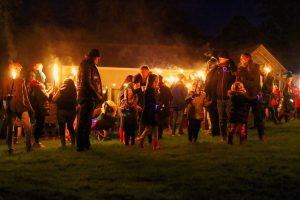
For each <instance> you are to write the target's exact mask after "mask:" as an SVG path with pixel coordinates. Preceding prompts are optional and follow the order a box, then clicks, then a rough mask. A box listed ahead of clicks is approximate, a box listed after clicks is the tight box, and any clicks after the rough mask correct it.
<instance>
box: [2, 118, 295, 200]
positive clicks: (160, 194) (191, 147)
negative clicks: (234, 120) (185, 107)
mask: <svg viewBox="0 0 300 200" xmlns="http://www.w3.org/2000/svg"><path fill="white" fill-rule="evenodd" d="M266 132H267V137H266V139H265V141H264V142H261V141H259V140H258V139H257V135H256V134H255V132H253V131H250V136H249V139H248V142H247V144H245V145H239V144H238V142H237V141H234V142H235V144H234V145H233V146H229V145H227V144H224V143H221V142H220V139H219V138H211V137H208V136H201V138H200V140H199V143H197V144H188V143H187V138H186V136H182V137H178V136H176V137H171V136H169V135H165V137H164V139H163V140H162V141H161V146H162V147H163V148H162V149H161V150H159V151H156V152H153V151H152V149H151V146H150V145H145V148H144V149H140V148H138V147H125V146H123V145H121V144H120V143H119V141H118V139H114V140H112V141H105V142H99V141H96V140H93V150H92V151H89V152H80V153H78V152H76V151H75V150H74V149H73V148H71V147H68V148H66V149H61V148H59V140H55V141H43V143H44V144H45V146H46V148H45V149H36V150H35V151H34V152H31V153H26V152H25V148H24V146H25V145H24V144H18V145H17V146H16V148H17V151H16V152H15V154H14V155H8V154H7V153H6V145H5V144H4V141H3V140H1V144H0V200H1V199H172V200H173V199H204V198H206V199H300V122H299V121H295V120H294V121H292V122H290V123H289V124H283V125H279V126H274V125H270V124H268V129H267V131H266Z"/></svg>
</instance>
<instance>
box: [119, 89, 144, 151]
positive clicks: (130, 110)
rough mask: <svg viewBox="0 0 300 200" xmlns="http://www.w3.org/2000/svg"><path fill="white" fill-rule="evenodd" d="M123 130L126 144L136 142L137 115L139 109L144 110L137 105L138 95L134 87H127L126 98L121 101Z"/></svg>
mask: <svg viewBox="0 0 300 200" xmlns="http://www.w3.org/2000/svg"><path fill="white" fill-rule="evenodd" d="M120 110H121V113H122V115H121V121H122V127H121V128H122V130H124V132H125V145H126V146H128V145H129V140H130V139H131V145H134V142H135V131H136V130H137V116H138V111H140V110H142V108H141V107H140V106H138V105H137V97H136V96H135V95H134V94H133V88H132V87H127V88H126V89H125V91H124V98H123V99H122V101H121V103H120Z"/></svg>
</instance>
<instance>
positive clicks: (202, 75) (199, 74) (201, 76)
mask: <svg viewBox="0 0 300 200" xmlns="http://www.w3.org/2000/svg"><path fill="white" fill-rule="evenodd" d="M197 76H198V77H199V78H201V79H202V80H203V81H205V73H204V72H203V71H201V70H200V71H198V72H197Z"/></svg>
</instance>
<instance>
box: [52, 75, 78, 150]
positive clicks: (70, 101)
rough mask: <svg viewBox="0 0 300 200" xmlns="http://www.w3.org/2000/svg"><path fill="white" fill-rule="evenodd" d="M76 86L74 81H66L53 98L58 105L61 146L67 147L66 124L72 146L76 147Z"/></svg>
mask: <svg viewBox="0 0 300 200" xmlns="http://www.w3.org/2000/svg"><path fill="white" fill-rule="evenodd" d="M76 99H77V93H76V86H75V83H74V81H73V80H72V79H70V78H67V79H65V80H64V83H63V85H62V86H61V87H60V88H59V90H58V92H57V93H56V94H55V95H54V96H53V99H52V101H53V102H55V103H56V104H57V121H58V125H59V136H60V142H61V146H62V147H65V146H66V134H65V129H66V124H67V128H68V131H69V133H70V136H71V144H72V146H75V130H74V125H73V124H74V120H75V118H76Z"/></svg>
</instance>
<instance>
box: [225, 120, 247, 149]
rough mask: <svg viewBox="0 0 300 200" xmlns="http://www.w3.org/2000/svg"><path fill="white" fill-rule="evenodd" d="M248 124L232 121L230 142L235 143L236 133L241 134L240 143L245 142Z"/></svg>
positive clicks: (229, 134)
mask: <svg viewBox="0 0 300 200" xmlns="http://www.w3.org/2000/svg"><path fill="white" fill-rule="evenodd" d="M245 129H246V124H244V123H232V124H230V128H229V133H228V144H233V136H234V134H237V133H239V134H240V144H242V143H243V141H244V139H245V137H246V131H245Z"/></svg>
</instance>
